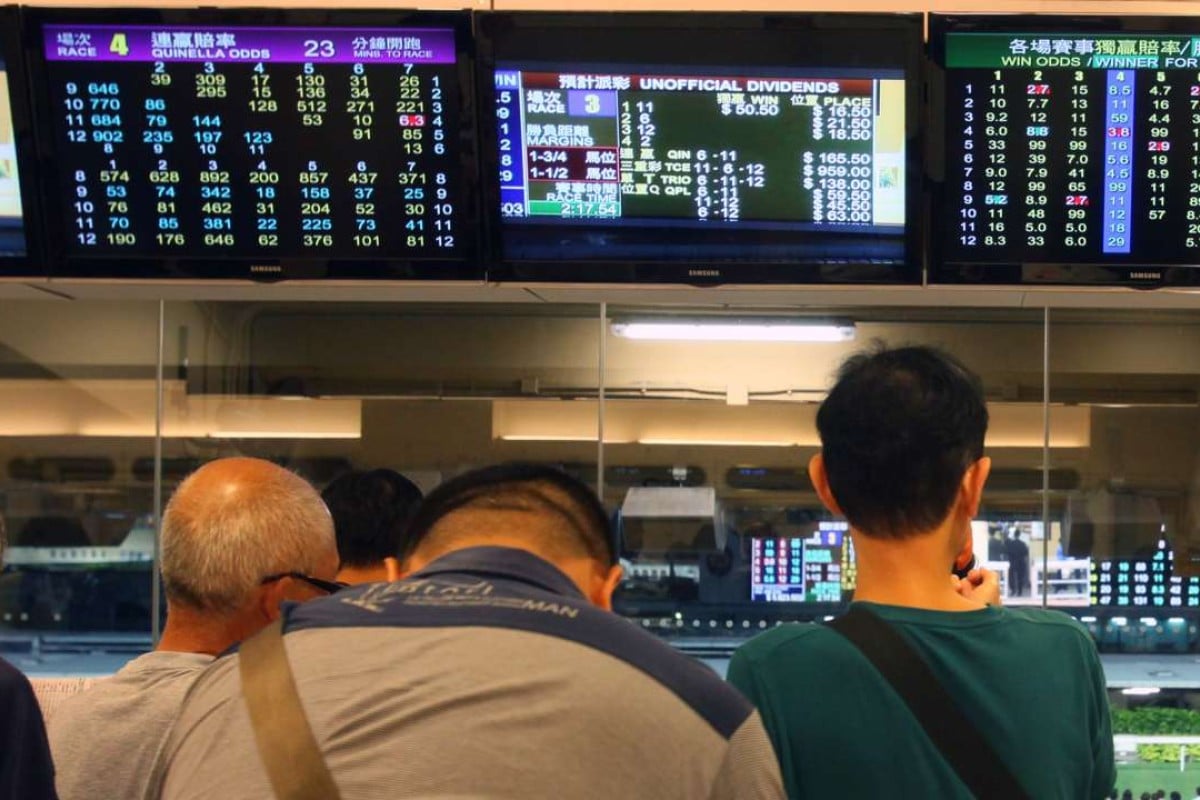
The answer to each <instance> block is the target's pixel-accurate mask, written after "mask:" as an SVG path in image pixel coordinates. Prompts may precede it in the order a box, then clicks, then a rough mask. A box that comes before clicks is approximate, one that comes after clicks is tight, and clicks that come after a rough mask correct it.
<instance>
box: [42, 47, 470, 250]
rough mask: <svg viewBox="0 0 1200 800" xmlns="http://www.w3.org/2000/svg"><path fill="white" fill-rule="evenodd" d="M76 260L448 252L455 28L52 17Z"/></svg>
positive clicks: (454, 213)
mask: <svg viewBox="0 0 1200 800" xmlns="http://www.w3.org/2000/svg"><path fill="white" fill-rule="evenodd" d="M42 31H43V35H44V47H45V56H46V62H47V63H46V71H47V76H48V79H49V89H50V93H51V97H50V98H49V102H50V103H52V107H53V116H52V120H53V122H54V126H55V129H56V130H55V135H56V137H57V143H56V145H57V150H56V157H55V161H56V167H57V169H58V171H59V175H60V176H61V183H62V186H61V187H60V188H61V192H60V195H61V202H62V207H61V212H62V218H63V220H64V221H65V222H66V231H65V232H64V233H65V235H66V236H67V237H68V238H69V244H68V252H70V253H72V254H74V255H85V256H86V255H94V256H105V257H112V256H121V255H124V256H139V255H154V256H161V255H167V256H177V257H186V258H215V259H220V258H228V257H243V256H250V257H264V258H271V257H280V258H326V259H361V258H384V257H386V258H454V257H459V256H460V255H461V253H462V246H463V237H464V236H466V235H467V232H466V231H464V230H463V229H462V228H463V224H464V223H463V219H464V218H463V204H464V199H463V189H464V187H463V185H462V183H463V180H464V176H463V175H462V173H461V154H460V153H459V152H458V148H459V136H458V134H457V130H458V126H459V115H460V109H459V108H458V105H457V103H458V98H459V90H460V89H459V86H458V78H457V74H458V73H457V70H456V67H455V40H454V31H453V30H450V29H428V28H425V29H375V28H371V29H366V28H314V29H307V28H297V27H287V28H284V27H273V28H265V27H263V28H259V27H245V26H225V27H178V26H107V25H46V26H44V27H43V29H42Z"/></svg>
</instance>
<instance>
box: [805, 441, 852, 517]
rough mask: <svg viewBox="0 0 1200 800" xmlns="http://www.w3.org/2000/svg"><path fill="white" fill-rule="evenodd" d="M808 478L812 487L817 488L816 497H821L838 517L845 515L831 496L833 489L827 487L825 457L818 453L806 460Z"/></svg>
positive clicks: (827, 478)
mask: <svg viewBox="0 0 1200 800" xmlns="http://www.w3.org/2000/svg"><path fill="white" fill-rule="evenodd" d="M808 478H809V480H811V481H812V485H813V488H814V489H816V490H817V497H819V498H821V502H822V503H823V504H824V505H825V507H826V508H828V509H829V510H830V511H832V512H833V513H834V514H836V515H838V516H839V517H844V516H846V515H845V514H843V513H842V508H841V506H839V505H838V501H837V498H835V497H834V496H833V490H832V489H831V488H829V474H828V473H827V472H826V471H825V457H824V456H823V455H821V454H820V453H817V454H816V455H815V456H813V457H812V458H810V459H809V460H808Z"/></svg>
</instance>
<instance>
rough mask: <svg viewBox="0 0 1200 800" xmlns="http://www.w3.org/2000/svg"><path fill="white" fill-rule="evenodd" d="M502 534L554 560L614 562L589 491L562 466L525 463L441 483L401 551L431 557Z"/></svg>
mask: <svg viewBox="0 0 1200 800" xmlns="http://www.w3.org/2000/svg"><path fill="white" fill-rule="evenodd" d="M502 540H507V541H511V540H518V541H521V542H523V543H525V544H527V545H528V548H529V549H530V550H532V551H533V552H535V553H537V554H539V555H542V556H544V557H546V558H547V559H549V560H551V561H554V560H555V559H558V558H580V557H586V558H590V559H592V560H594V561H596V562H598V563H600V564H603V565H604V566H605V567H608V566H611V565H612V564H615V563H616V554H615V551H614V548H613V543H612V536H611V533H610V530H609V523H608V515H607V514H606V513H605V511H604V506H602V505H601V504H600V501H599V499H597V497H596V495H595V494H594V493H593V492H592V490H591V489H589V488H588V487H587V486H586V485H584V484H583V483H581V482H580V481H578V480H576V479H575V478H573V477H571V476H570V475H567V474H566V473H565V472H563V471H561V470H559V469H555V468H554V467H549V466H544V465H540V464H526V463H510V464H500V465H497V466H493V467H484V468H482V469H477V470H472V471H471V472H467V473H464V474H462V475H459V476H458V477H456V478H452V479H451V480H449V481H446V482H445V483H443V484H442V485H440V486H438V487H437V488H436V489H434V490H433V491H432V492H430V493H429V496H427V497H426V498H425V499H424V501H422V503H421V505H420V507H419V508H418V510H417V513H416V515H415V516H414V517H413V519H412V522H411V523H410V524H409V528H408V544H407V547H406V549H405V551H404V554H405V557H406V558H407V557H411V556H413V555H420V556H421V557H422V558H423V560H425V561H430V560H433V559H434V558H438V557H440V556H442V555H445V554H447V553H449V552H452V551H454V550H458V549H462V548H465V547H473V546H485V545H487V544H489V543H490V542H492V541H502Z"/></svg>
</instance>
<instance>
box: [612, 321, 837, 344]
mask: <svg viewBox="0 0 1200 800" xmlns="http://www.w3.org/2000/svg"><path fill="white" fill-rule="evenodd" d="M612 332H613V334H614V335H616V336H621V337H624V338H626V339H640V340H656V341H673V342H850V341H853V340H854V333H855V330H854V323H852V322H794V321H787V320H719V319H712V320H699V319H679V320H615V321H614V322H613V323H612Z"/></svg>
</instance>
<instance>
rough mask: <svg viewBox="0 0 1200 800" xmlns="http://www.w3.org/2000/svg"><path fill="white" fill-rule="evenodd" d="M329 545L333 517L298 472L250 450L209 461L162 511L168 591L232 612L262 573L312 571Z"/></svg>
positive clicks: (201, 606) (196, 605)
mask: <svg viewBox="0 0 1200 800" xmlns="http://www.w3.org/2000/svg"><path fill="white" fill-rule="evenodd" d="M333 551H334V537H333V521H332V519H331V518H330V516H329V511H328V510H327V509H326V508H325V504H324V503H323V502H322V501H321V497H320V495H318V494H317V492H316V490H315V489H313V487H312V486H310V485H309V484H308V483H307V482H306V481H305V480H304V479H303V478H301V477H300V476H298V475H296V474H294V473H292V472H289V471H287V470H285V469H283V468H282V467H279V466H277V465H275V464H272V463H271V462H269V461H263V460H261V459H256V458H225V459H220V460H217V461H212V462H209V463H208V464H205V465H204V466H203V467H201V468H200V469H198V470H196V471H195V472H193V473H192V474H191V475H189V476H188V477H187V478H186V479H185V480H184V481H183V482H182V483H181V484H180V485H179V488H178V489H176V490H175V494H174V495H173V496H172V497H171V501H170V502H169V503H168V504H167V508H166V510H165V512H164V513H163V523H162V560H161V567H162V577H163V586H164V589H165V591H166V594H167V598H168V599H169V600H170V601H171V602H172V603H175V604H178V605H182V606H186V607H189V608H192V609H195V610H198V611H206V612H213V613H218V614H221V613H232V612H235V611H237V610H238V609H239V608H240V607H241V606H242V604H243V603H245V602H246V600H247V599H248V598H250V597H251V596H252V595H253V593H254V591H255V589H256V588H257V587H258V586H259V584H260V582H261V581H262V579H263V578H265V577H267V576H269V575H277V574H279V573H286V572H302V573H305V574H310V573H312V572H314V571H315V570H317V569H318V567H319V565H320V564H321V562H322V559H325V558H328V557H329V555H331V554H332V553H333Z"/></svg>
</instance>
